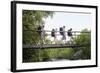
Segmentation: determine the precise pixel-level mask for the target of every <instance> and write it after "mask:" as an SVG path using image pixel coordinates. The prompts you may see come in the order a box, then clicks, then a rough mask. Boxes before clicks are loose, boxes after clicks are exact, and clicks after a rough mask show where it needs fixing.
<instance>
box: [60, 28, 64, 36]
mask: <svg viewBox="0 0 100 73" xmlns="http://www.w3.org/2000/svg"><path fill="white" fill-rule="evenodd" d="M60 34H61V35H63V28H62V27H60Z"/></svg>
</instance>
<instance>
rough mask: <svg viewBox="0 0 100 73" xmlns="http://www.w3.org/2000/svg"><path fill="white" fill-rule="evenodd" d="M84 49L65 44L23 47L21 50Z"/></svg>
mask: <svg viewBox="0 0 100 73" xmlns="http://www.w3.org/2000/svg"><path fill="white" fill-rule="evenodd" d="M79 47H84V45H75V44H74V45H66V44H49V45H48V44H44V45H23V48H26V49H28V48H30V49H40V48H41V49H43V48H44V49H45V48H48V49H49V48H50V49H51V48H79Z"/></svg>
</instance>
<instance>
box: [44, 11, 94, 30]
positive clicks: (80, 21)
mask: <svg viewBox="0 0 100 73" xmlns="http://www.w3.org/2000/svg"><path fill="white" fill-rule="evenodd" d="M91 18H92V17H91V14H82V13H66V12H55V13H54V15H53V17H52V18H51V17H48V18H47V19H46V20H45V29H46V30H52V29H53V28H57V29H58V30H59V27H62V26H66V30H68V29H70V28H72V29H73V31H81V30H82V29H84V28H87V29H89V30H90V28H91V23H92V19H91Z"/></svg>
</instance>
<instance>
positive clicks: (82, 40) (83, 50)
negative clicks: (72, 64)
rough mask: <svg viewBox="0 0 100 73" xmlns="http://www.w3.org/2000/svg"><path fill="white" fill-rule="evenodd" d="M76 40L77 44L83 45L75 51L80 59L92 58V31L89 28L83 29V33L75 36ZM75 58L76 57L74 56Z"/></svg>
mask: <svg viewBox="0 0 100 73" xmlns="http://www.w3.org/2000/svg"><path fill="white" fill-rule="evenodd" d="M74 42H75V43H76V44H77V45H82V47H80V48H76V49H75V50H74V51H75V53H77V54H76V56H77V58H78V55H80V59H90V58H91V32H90V31H89V30H88V29H84V30H82V32H81V34H80V35H79V36H77V37H76V38H74ZM74 58H75V57H74Z"/></svg>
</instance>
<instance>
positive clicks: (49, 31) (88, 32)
mask: <svg viewBox="0 0 100 73" xmlns="http://www.w3.org/2000/svg"><path fill="white" fill-rule="evenodd" d="M23 31H33V32H38V31H40V30H23ZM43 32H52V31H50V30H43ZM55 32H68V31H55ZM71 32H72V33H91V32H82V31H71Z"/></svg>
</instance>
